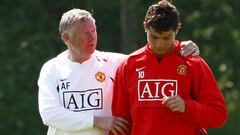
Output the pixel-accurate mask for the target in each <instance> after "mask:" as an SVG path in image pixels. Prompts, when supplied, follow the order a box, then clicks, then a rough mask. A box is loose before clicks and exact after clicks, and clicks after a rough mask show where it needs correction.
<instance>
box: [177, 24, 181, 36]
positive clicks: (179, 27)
mask: <svg viewBox="0 0 240 135" xmlns="http://www.w3.org/2000/svg"><path fill="white" fill-rule="evenodd" d="M180 29H181V23H179V24H178V27H177V29H176V34H178V31H179V30H180Z"/></svg>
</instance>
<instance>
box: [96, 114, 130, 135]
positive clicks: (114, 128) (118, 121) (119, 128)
mask: <svg viewBox="0 0 240 135" xmlns="http://www.w3.org/2000/svg"><path fill="white" fill-rule="evenodd" d="M94 126H96V127H98V128H101V129H103V130H110V131H111V132H112V133H113V134H114V135H127V132H129V130H130V129H129V122H128V121H126V120H125V119H123V118H121V117H116V116H109V117H98V116H95V117H94Z"/></svg>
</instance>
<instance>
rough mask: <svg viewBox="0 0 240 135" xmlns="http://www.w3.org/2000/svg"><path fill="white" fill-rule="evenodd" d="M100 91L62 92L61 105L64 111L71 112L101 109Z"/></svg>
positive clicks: (101, 95) (101, 96)
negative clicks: (68, 110)
mask: <svg viewBox="0 0 240 135" xmlns="http://www.w3.org/2000/svg"><path fill="white" fill-rule="evenodd" d="M102 99H103V94H102V89H101V88H99V89H89V90H85V91H64V92H63V103H64V107H65V108H66V109H70V110H72V111H87V110H97V109H102V108H103V103H102Z"/></svg>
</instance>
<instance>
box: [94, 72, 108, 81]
mask: <svg viewBox="0 0 240 135" xmlns="http://www.w3.org/2000/svg"><path fill="white" fill-rule="evenodd" d="M95 78H96V80H97V81H99V82H101V83H102V82H104V81H105V80H106V75H105V73H103V72H101V71H98V72H97V73H96V74H95Z"/></svg>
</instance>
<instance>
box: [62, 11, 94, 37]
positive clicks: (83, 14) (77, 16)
mask: <svg viewBox="0 0 240 135" xmlns="http://www.w3.org/2000/svg"><path fill="white" fill-rule="evenodd" d="M88 18H91V19H93V21H94V22H95V19H94V18H93V17H92V14H91V13H90V12H88V11H86V10H83V9H76V8H74V9H71V10H69V11H67V12H65V13H64V14H63V15H62V18H61V20H60V22H59V33H60V36H61V37H62V35H63V33H65V32H67V33H69V34H71V28H72V26H73V24H74V23H75V22H76V21H77V20H81V21H85V20H86V19H88Z"/></svg>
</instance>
